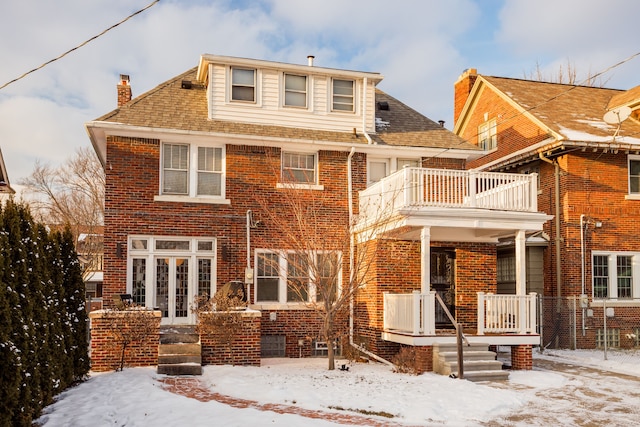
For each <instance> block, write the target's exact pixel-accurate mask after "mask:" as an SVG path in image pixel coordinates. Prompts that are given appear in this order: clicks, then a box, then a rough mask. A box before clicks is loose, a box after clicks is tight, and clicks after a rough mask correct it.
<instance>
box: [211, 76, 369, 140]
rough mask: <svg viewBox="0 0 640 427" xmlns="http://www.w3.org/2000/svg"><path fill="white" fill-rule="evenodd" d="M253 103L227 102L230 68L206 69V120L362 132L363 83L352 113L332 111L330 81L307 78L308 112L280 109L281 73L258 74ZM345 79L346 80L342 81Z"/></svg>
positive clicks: (281, 94)
mask: <svg viewBox="0 0 640 427" xmlns="http://www.w3.org/2000/svg"><path fill="white" fill-rule="evenodd" d="M257 73H258V74H257V84H256V86H257V88H256V92H257V93H256V102H255V103H242V102H229V95H228V87H227V86H228V84H227V79H228V74H229V68H228V67H225V66H223V65H212V66H211V67H210V68H209V89H208V91H209V93H208V94H207V95H208V99H209V117H210V118H211V119H215V120H229V121H235V122H245V123H255V124H264V125H272V124H276V125H279V126H287V127H297V128H305V129H318V130H330V131H339V132H352V131H353V128H356V129H357V131H358V132H361V131H362V112H363V109H362V101H363V98H364V97H363V94H362V85H363V81H362V80H357V81H356V89H355V91H356V94H355V100H354V103H355V106H356V111H355V112H354V113H344V112H333V111H331V105H330V103H331V93H330V91H331V78H330V77H328V76H325V75H309V76H308V93H307V97H308V98H307V101H308V108H306V109H305V108H293V107H284V106H282V97H283V92H282V80H283V72H282V71H279V70H273V69H263V70H258V71H257ZM345 78H346V77H345ZM367 86H368V87H367V96H366V99H367V109H366V114H367V121H366V125H367V132H371V133H373V132H374V131H375V125H374V123H375V99H374V96H375V86H374V85H373V84H372V83H371V82H369V83H368V84H367Z"/></svg>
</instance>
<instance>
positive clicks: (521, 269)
mask: <svg viewBox="0 0 640 427" xmlns="http://www.w3.org/2000/svg"><path fill="white" fill-rule="evenodd" d="M526 239H527V238H526V235H525V231H524V230H518V232H517V233H516V242H515V244H516V295H526V294H527V246H526Z"/></svg>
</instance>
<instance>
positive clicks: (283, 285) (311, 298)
mask: <svg viewBox="0 0 640 427" xmlns="http://www.w3.org/2000/svg"><path fill="white" fill-rule="evenodd" d="M296 253H297V252H295V251H286V250H273V249H256V251H255V253H254V265H255V266H256V271H255V277H254V283H253V295H254V296H255V304H256V305H257V306H259V307H269V308H272V307H273V306H282V307H283V308H300V307H308V306H309V305H310V304H314V303H316V284H315V278H314V275H313V271H312V270H313V269H312V268H311V267H310V269H309V272H308V274H307V277H308V278H309V283H308V291H307V296H308V300H307V301H300V300H295V301H288V286H287V284H288V280H287V274H288V272H289V269H288V264H287V256H288V255H289V254H296ZM261 254H273V255H276V256H277V257H278V260H277V261H278V266H277V270H278V271H279V275H278V299H277V301H261V300H259V299H258V280H259V279H260V277H261V276H260V275H259V269H258V259H259V257H260V255H261ZM325 254H336V256H337V257H338V260H339V261H340V260H342V254H341V252H340V251H316V252H314V253H313V256H314V259H315V260H316V262H317V259H318V256H320V255H325ZM265 277H269V278H274V277H275V276H272V275H269V276H265ZM337 280H338V283H337V292H338V295H340V293H341V292H342V289H341V285H342V268H340V271H339V272H338V274H337Z"/></svg>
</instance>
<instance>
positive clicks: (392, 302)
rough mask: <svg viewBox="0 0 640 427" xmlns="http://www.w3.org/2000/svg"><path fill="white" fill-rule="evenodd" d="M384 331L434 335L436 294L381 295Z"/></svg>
mask: <svg viewBox="0 0 640 427" xmlns="http://www.w3.org/2000/svg"><path fill="white" fill-rule="evenodd" d="M383 301H384V322H383V328H384V330H385V331H398V332H403V333H410V334H411V335H416V336H417V335H435V333H436V321H435V319H436V317H435V307H436V292H435V291H431V292H429V293H428V294H421V293H420V291H413V293H411V294H390V293H388V292H385V293H384V294H383Z"/></svg>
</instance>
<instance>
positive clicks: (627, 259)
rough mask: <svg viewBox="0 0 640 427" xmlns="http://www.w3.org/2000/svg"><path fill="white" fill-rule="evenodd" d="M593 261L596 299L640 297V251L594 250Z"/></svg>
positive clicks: (593, 283)
mask: <svg viewBox="0 0 640 427" xmlns="http://www.w3.org/2000/svg"><path fill="white" fill-rule="evenodd" d="M591 261H592V285H593V297H594V299H607V298H611V299H633V298H640V253H638V252H594V253H593V255H592V259H591Z"/></svg>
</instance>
